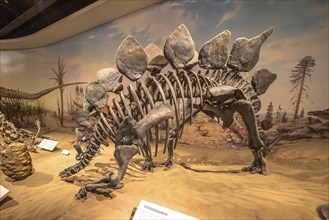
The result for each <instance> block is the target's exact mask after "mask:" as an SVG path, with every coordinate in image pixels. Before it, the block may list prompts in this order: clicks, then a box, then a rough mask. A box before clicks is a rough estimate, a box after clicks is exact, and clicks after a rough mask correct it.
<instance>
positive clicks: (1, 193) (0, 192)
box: [0, 185, 10, 201]
mask: <svg viewBox="0 0 329 220" xmlns="http://www.w3.org/2000/svg"><path fill="white" fill-rule="evenodd" d="M9 193H10V191H9V189H7V188H5V187H4V186H1V185H0V201H1V200H3V199H4V198H5V197H6V196H7V195H8V194H9Z"/></svg>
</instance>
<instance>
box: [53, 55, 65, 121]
mask: <svg viewBox="0 0 329 220" xmlns="http://www.w3.org/2000/svg"><path fill="white" fill-rule="evenodd" d="M51 70H52V71H53V72H54V74H55V76H56V77H52V78H50V79H53V80H55V84H57V86H64V75H65V73H67V71H66V70H65V64H64V59H63V58H61V57H60V56H59V57H58V61H57V70H55V69H54V68H53V67H51ZM59 92H60V103H58V105H60V108H59V115H58V116H59V121H60V125H61V126H64V101H63V95H64V87H60V88H59Z"/></svg>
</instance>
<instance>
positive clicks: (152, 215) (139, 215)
mask: <svg viewBox="0 0 329 220" xmlns="http://www.w3.org/2000/svg"><path fill="white" fill-rule="evenodd" d="M144 219H152V220H160V219H161V220H167V219H180V220H183V219H184V220H191V219H197V218H194V217H191V216H188V215H185V214H183V213H180V212H177V211H174V210H172V209H169V208H166V207H163V206H160V205H157V204H154V203H151V202H148V201H145V200H141V202H140V203H139V205H138V207H137V210H136V213H135V215H134V217H133V220H144Z"/></svg>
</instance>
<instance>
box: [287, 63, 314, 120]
mask: <svg viewBox="0 0 329 220" xmlns="http://www.w3.org/2000/svg"><path fill="white" fill-rule="evenodd" d="M314 66H315V59H314V58H313V57H312V56H306V57H304V58H303V59H301V60H300V61H299V63H298V64H297V66H295V68H294V69H293V70H291V76H290V82H291V84H292V89H291V91H290V92H291V93H294V94H293V97H292V98H291V105H292V106H293V109H294V118H297V117H298V111H299V106H300V103H301V102H302V101H303V98H304V97H306V98H308V90H309V87H308V86H307V85H306V83H305V81H306V79H307V78H309V79H310V80H311V72H312V67H314Z"/></svg>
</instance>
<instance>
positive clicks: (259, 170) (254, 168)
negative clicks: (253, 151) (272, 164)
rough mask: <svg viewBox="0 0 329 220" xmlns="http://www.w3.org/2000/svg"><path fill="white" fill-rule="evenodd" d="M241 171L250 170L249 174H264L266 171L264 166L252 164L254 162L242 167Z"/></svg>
mask: <svg viewBox="0 0 329 220" xmlns="http://www.w3.org/2000/svg"><path fill="white" fill-rule="evenodd" d="M242 171H243V172H250V173H251V174H256V173H259V174H262V175H264V176H266V175H267V171H266V168H265V166H259V165H254V164H252V165H250V166H247V167H244V168H242Z"/></svg>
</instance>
